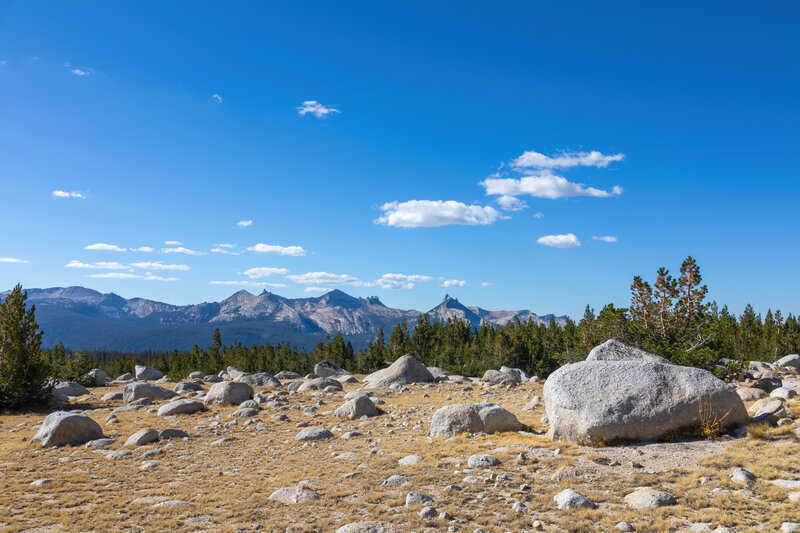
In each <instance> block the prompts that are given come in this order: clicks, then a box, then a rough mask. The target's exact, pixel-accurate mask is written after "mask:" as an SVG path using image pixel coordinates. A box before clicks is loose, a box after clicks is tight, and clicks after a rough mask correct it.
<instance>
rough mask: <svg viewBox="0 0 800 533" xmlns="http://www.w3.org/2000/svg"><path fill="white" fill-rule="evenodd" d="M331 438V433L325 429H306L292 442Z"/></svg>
mask: <svg viewBox="0 0 800 533" xmlns="http://www.w3.org/2000/svg"><path fill="white" fill-rule="evenodd" d="M330 438H333V433H331V432H330V431H328V430H327V429H325V428H308V429H303V430H301V431H300V433H298V434H297V435H295V436H294V440H298V441H309V440H324V439H330Z"/></svg>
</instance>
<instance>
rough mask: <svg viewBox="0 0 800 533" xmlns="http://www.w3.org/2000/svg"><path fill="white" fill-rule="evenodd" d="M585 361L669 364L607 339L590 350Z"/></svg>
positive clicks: (646, 353) (659, 358) (654, 356)
mask: <svg viewBox="0 0 800 533" xmlns="http://www.w3.org/2000/svg"><path fill="white" fill-rule="evenodd" d="M586 360H587V361H650V362H652V363H662V364H665V365H668V364H671V363H670V362H669V361H668V360H666V359H664V358H663V357H660V356H658V355H655V354H652V353H649V352H646V351H644V350H641V349H639V348H636V347H634V346H628V345H627V344H623V343H621V342H619V341H617V340H614V339H609V340H607V341H606V342H604V343H603V344H599V345H597V346H595V347H594V348H592V351H590V352H589V355H587V356H586Z"/></svg>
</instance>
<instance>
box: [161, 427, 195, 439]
mask: <svg viewBox="0 0 800 533" xmlns="http://www.w3.org/2000/svg"><path fill="white" fill-rule="evenodd" d="M158 436H159V438H160V439H161V440H169V439H188V438H189V434H188V433H186V432H185V431H184V430H182V429H176V428H166V429H162V430H161V433H159V435H158Z"/></svg>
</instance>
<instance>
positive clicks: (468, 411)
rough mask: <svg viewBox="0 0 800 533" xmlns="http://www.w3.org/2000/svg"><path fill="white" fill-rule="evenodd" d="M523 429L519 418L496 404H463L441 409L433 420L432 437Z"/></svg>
mask: <svg viewBox="0 0 800 533" xmlns="http://www.w3.org/2000/svg"><path fill="white" fill-rule="evenodd" d="M521 429H523V426H522V424H521V423H520V421H519V420H517V417H516V416H514V415H513V414H512V413H510V412H509V411H507V410H505V409H503V408H502V407H500V406H499V405H497V404H495V403H477V404H468V403H461V404H455V405H447V406H445V407H440V408H439V409H437V410H436V412H434V413H433V418H432V419H431V429H430V436H431V437H434V438H436V437H452V436H455V435H457V434H459V433H463V432H466V433H480V432H485V433H497V432H502V431H519V430H521Z"/></svg>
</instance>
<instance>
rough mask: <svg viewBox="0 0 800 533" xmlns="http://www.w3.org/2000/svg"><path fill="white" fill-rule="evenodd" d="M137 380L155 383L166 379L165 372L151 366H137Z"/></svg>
mask: <svg viewBox="0 0 800 533" xmlns="http://www.w3.org/2000/svg"><path fill="white" fill-rule="evenodd" d="M135 370H136V379H141V380H144V381H155V380H157V379H161V378H163V377H164V374H163V372H159V371H158V370H156V369H155V368H150V367H149V366H144V365H136V369H135Z"/></svg>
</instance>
